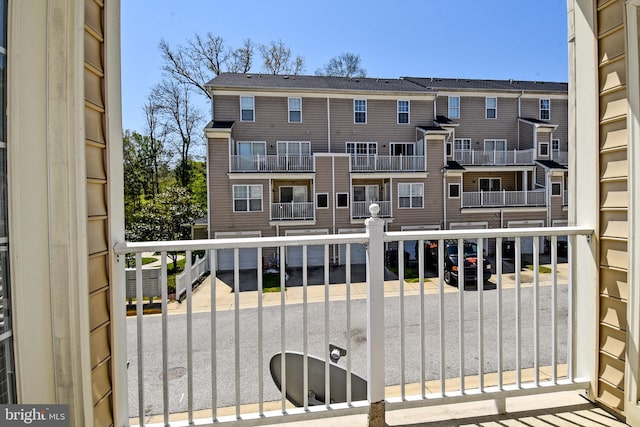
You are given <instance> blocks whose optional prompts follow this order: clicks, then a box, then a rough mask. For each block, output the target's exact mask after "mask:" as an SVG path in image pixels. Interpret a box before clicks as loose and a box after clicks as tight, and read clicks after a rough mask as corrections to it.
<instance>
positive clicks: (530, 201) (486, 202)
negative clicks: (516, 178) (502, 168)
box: [461, 190, 546, 208]
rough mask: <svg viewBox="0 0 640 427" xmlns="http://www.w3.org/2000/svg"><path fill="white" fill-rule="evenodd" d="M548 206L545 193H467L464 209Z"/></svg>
mask: <svg viewBox="0 0 640 427" xmlns="http://www.w3.org/2000/svg"><path fill="white" fill-rule="evenodd" d="M511 206H529V207H531V206H546V192H544V191H506V190H503V191H465V192H463V193H462V206H461V207H463V208H487V207H511Z"/></svg>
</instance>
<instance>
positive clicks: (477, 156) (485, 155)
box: [453, 149, 534, 166]
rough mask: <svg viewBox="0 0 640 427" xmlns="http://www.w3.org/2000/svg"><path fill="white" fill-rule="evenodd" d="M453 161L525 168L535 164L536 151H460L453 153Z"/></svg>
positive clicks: (464, 163)
mask: <svg viewBox="0 0 640 427" xmlns="http://www.w3.org/2000/svg"><path fill="white" fill-rule="evenodd" d="M453 160H455V161H456V162H458V163H460V164H461V165H471V166H523V165H532V164H533V163H534V151H533V149H530V150H508V151H499V150H493V151H485V150H458V151H454V152H453Z"/></svg>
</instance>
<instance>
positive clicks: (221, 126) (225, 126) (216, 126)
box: [205, 121, 235, 129]
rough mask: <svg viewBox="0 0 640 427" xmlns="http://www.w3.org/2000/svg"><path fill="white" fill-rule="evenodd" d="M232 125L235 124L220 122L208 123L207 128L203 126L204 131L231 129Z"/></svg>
mask: <svg viewBox="0 0 640 427" xmlns="http://www.w3.org/2000/svg"><path fill="white" fill-rule="evenodd" d="M234 123H235V122H222V121H217V122H209V123H207V126H205V129H231V128H232V127H233V124H234Z"/></svg>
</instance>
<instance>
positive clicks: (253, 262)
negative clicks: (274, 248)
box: [215, 231, 262, 271]
mask: <svg viewBox="0 0 640 427" xmlns="http://www.w3.org/2000/svg"><path fill="white" fill-rule="evenodd" d="M261 235H262V233H260V232H259V231H238V232H235V233H234V232H219V233H216V234H215V238H216V239H240V238H247V237H261ZM238 258H239V261H240V270H251V269H256V268H258V250H257V249H255V248H245V249H240V251H239V254H238ZM229 270H233V249H221V250H219V251H218V271H229Z"/></svg>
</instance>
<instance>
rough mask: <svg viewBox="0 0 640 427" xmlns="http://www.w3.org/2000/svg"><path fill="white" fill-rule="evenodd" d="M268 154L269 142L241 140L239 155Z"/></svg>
mask: <svg viewBox="0 0 640 427" xmlns="http://www.w3.org/2000/svg"><path fill="white" fill-rule="evenodd" d="M265 154H267V144H266V143H265V142H263V141H239V142H238V155H239V156H258V155H265Z"/></svg>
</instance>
